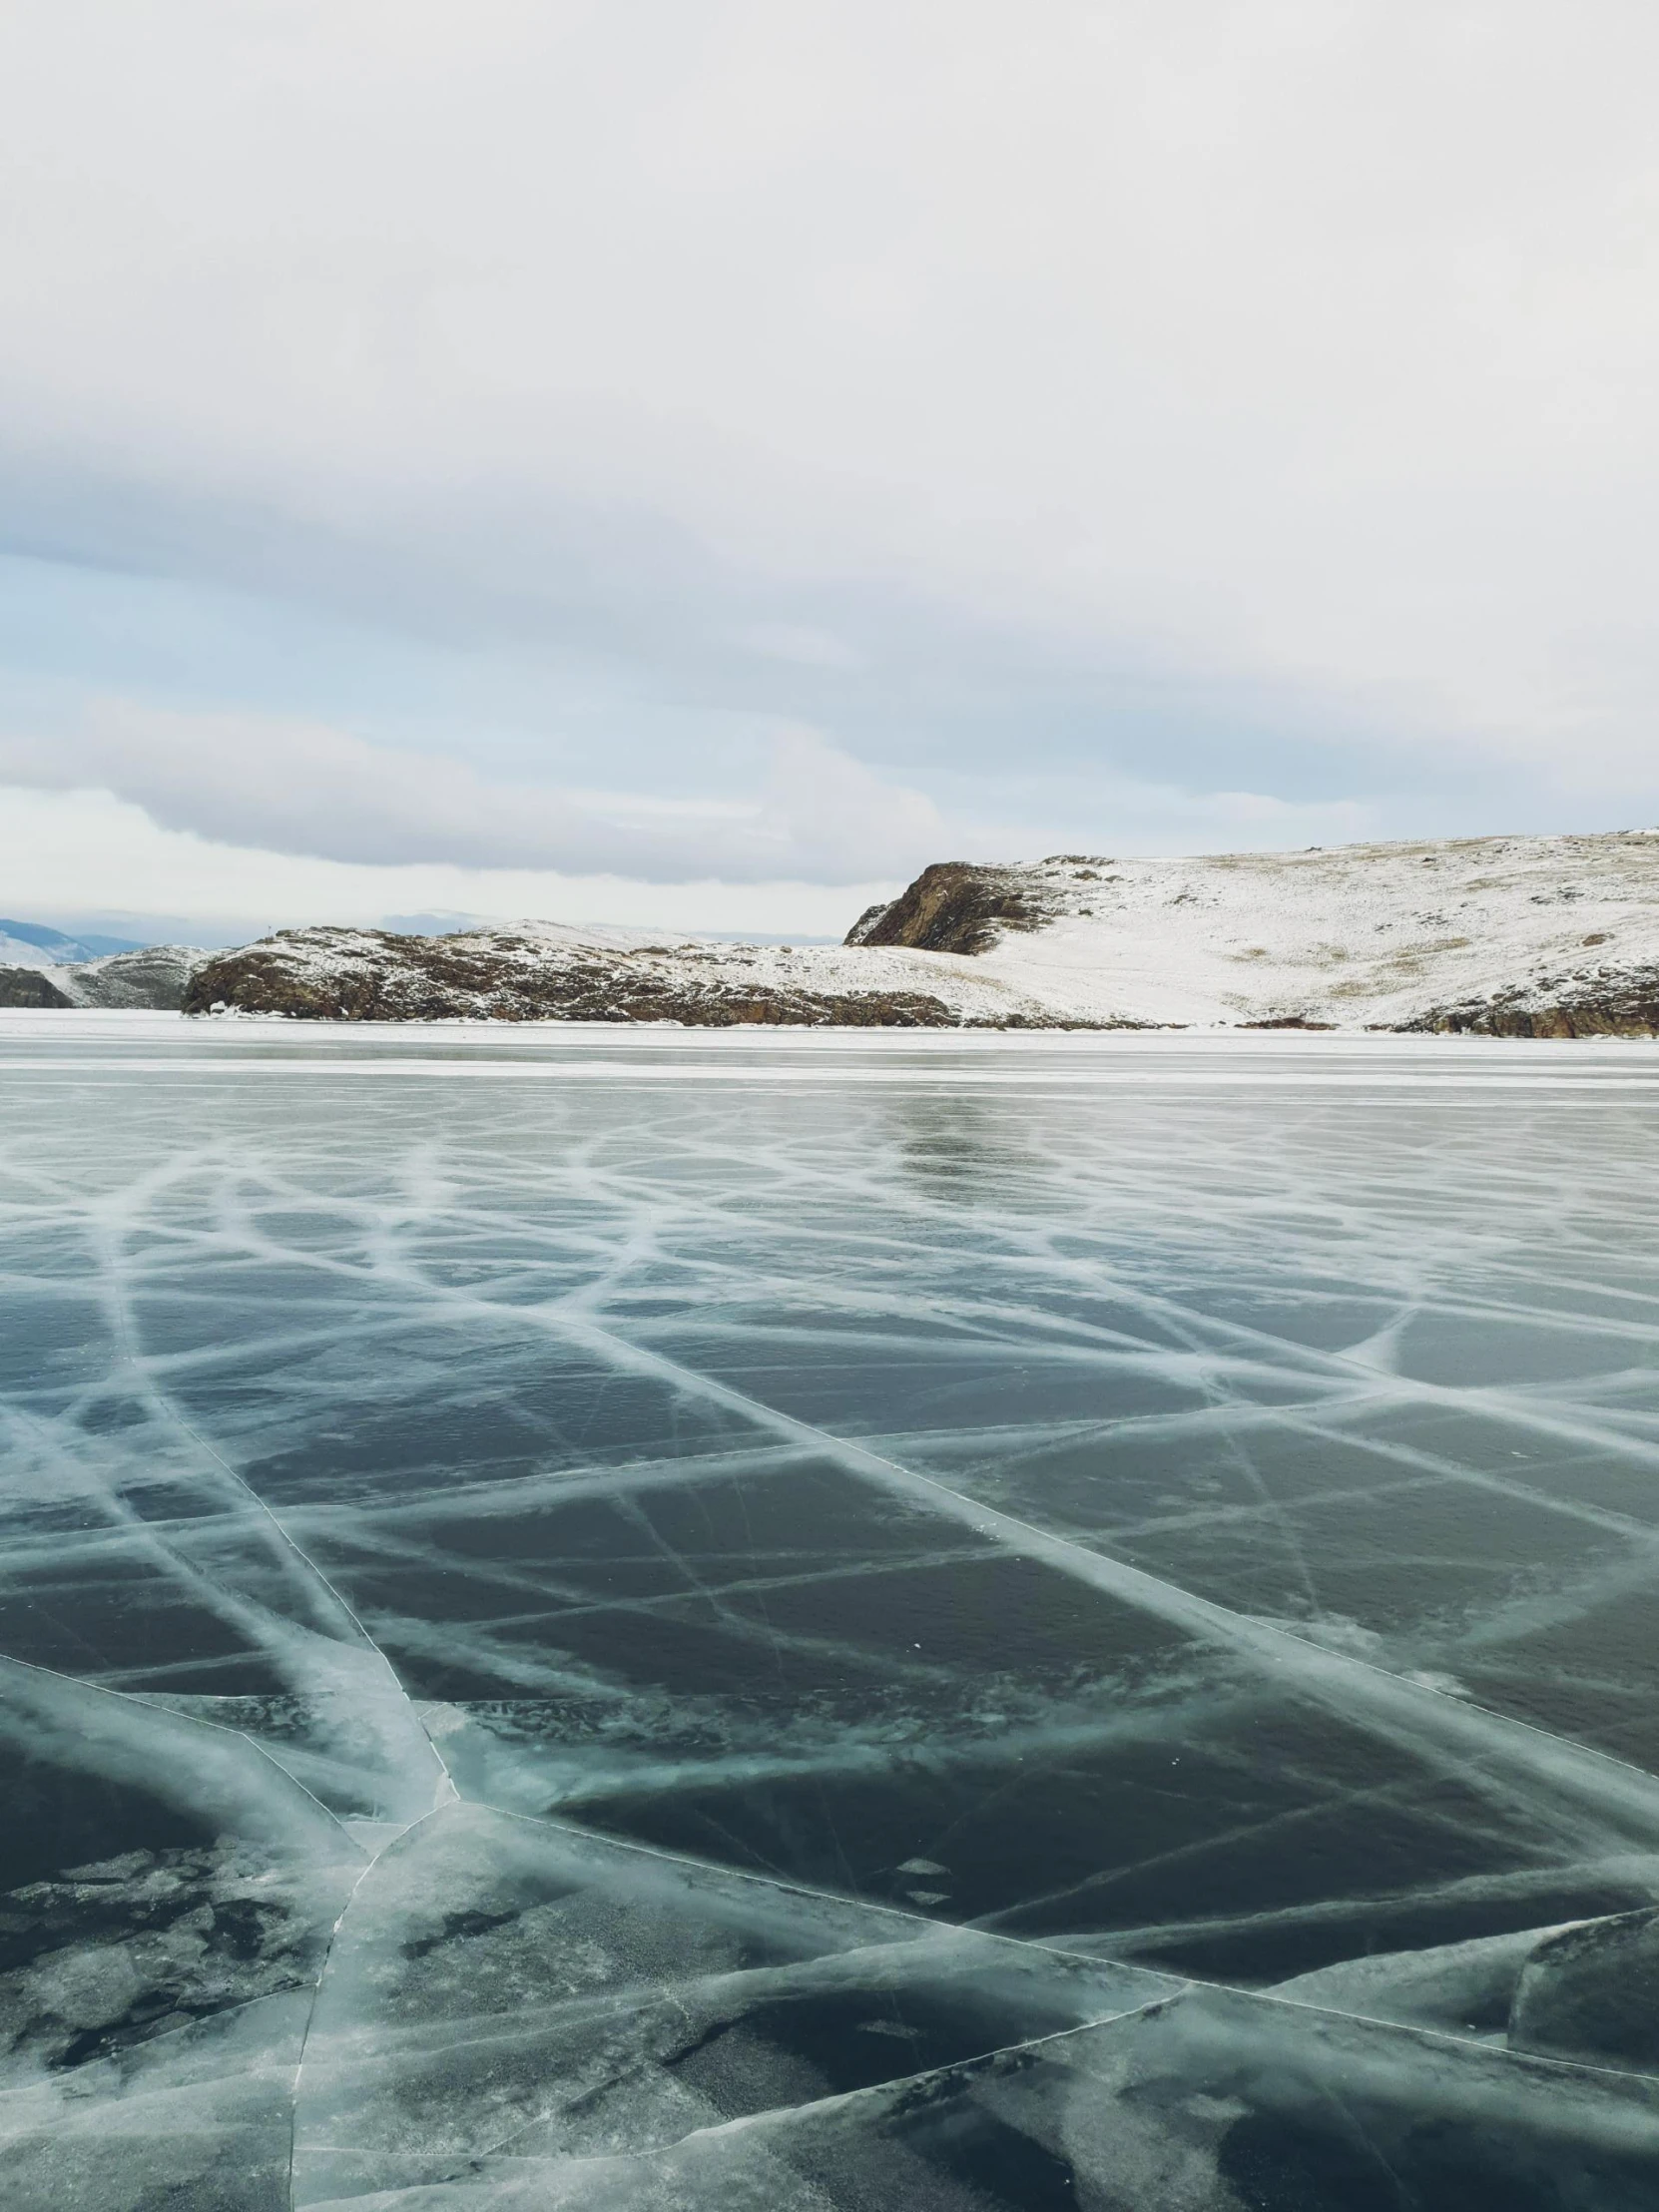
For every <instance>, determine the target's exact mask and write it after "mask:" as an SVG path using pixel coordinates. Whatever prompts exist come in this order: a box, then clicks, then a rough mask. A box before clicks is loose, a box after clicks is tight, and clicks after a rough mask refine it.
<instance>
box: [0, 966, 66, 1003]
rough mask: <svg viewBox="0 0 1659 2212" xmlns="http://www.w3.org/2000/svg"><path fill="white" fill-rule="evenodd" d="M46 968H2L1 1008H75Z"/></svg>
mask: <svg viewBox="0 0 1659 2212" xmlns="http://www.w3.org/2000/svg"><path fill="white" fill-rule="evenodd" d="M74 1003H75V1001H74V999H72V998H70V997H69V996H68V995H67V994H66V993H65V992H63V991H61V990H60V989H59V988H58V986H57V984H56V983H55V982H54V981H53V980H52V978H51V976H50V975H49V974H48V973H47V972H46V970H45V969H44V968H33V967H0V1006H73V1005H74Z"/></svg>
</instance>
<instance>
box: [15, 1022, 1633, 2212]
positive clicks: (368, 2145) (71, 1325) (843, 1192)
mask: <svg viewBox="0 0 1659 2212" xmlns="http://www.w3.org/2000/svg"><path fill="white" fill-rule="evenodd" d="M0 1095H3V1096H4V1100H5V1105H6V1112H5V1116H4V1122H3V1128H0V1248H3V1249H0V1423H3V1435H4V1486H3V1491H0V1513H3V1527H4V1537H5V1541H4V1546H3V1550H0V1747H3V1751H4V1758H5V1763H6V1775H5V1789H6V1797H5V1803H6V1806H7V1809H8V1818H7V1821H6V1823H5V1826H4V1829H3V1831H0V1858H3V1861H4V1876H3V1884H0V1886H3V1888H4V1889H5V1891H6V1892H7V1893H8V1894H7V1895H6V1896H5V1898H4V1900H3V1901H0V1915H3V1922H0V1926H3V1940H4V1955H3V1960H0V1963H3V1966H4V1973H3V1976H0V2022H3V2025H4V2030H5V2036H6V2046H5V2047H6V2049H7V2057H6V2060H5V2074H4V2078H3V2080H0V2090H3V2092H4V2093H3V2094H0V2203H3V2204H4V2205H5V2206H6V2207H8V2208H10V2207H12V2206H19V2207H28V2208H29V2212H35V2208H37V2207H38V2208H41V2212H44V2208H46V2207H48V2206H50V2207H53V2208H54V2212H56V2208H58V2207H65V2206H86V2207H88V2208H97V2212H106V2208H114V2212H127V2208H131V2212H152V2208H154V2207H156V2206H159V2205H161V2204H164V2203H165V2204H168V2205H169V2206H175V2207H191V2208H193V2212H194V2208H200V2212H208V2208H219V2207H226V2208H232V2212H241V2208H243V2207H260V2208H265V2207H268V2206H270V2207H280V2206H288V2205H292V2206H296V2207H297V2206H304V2207H313V2208H314V2207H320V2206H344V2205H349V2206H356V2207H361V2208H363V2212H368V2208H370V2207H376V2208H377V2207H392V2206H396V2207H399V2208H403V2207H408V2208H411V2212H412V2208H413V2207H416V2206H419V2207H428V2206H429V2207H442V2208H445V2212H448V2208H452V2207H453V2208H461V2212H464V2208H470V2207H474V2206H476V2207H479V2208H480V2212H482V2208H489V2212H496V2208H498V2207H500V2208H505V2207H518V2206H523V2207H530V2206H535V2207H538V2208H539V2207H547V2206H559V2207H564V2206H569V2207H578V2206H580V2207H589V2206H592V2207H596V2208H597V2207H607V2208H608V2207H613V2206H614V2207H618V2208H621V2207H635V2206H642V2207H652V2206H659V2205H660V2206H663V2207H669V2206H675V2207H700V2206H703V2205H710V2206H715V2205H718V2206H721V2207H723V2208H726V2207H747V2206H754V2207H755V2208H757V2212H761V2208H763V2207H764V2208H767V2212H773V2208H793V2207H802V2208H806V2207H812V2208H814V2212H819V2208H835V2212H841V2208H846V2212H854V2208H856V2212H864V2208H866V2207H867V2208H871V2212H874V2208H877V2207H883V2208H884V2207H887V2206H893V2205H903V2206H905V2207H911V2206H913V2207H916V2208H917V2212H932V2208H935V2207H936V2208H949V2212H983V2208H985V2207H1032V2208H1036V2212H1049V2208H1050V2207H1058V2206H1062V2205H1064V2206H1084V2207H1093V2208H1111V2212H1142V2208H1148V2212H1150V2208H1158V2212H1162V2208H1164V2207H1180V2208H1184V2207H1189V2206H1190V2207H1194V2208H1198V2212H1246V2208H1269V2212H1308V2208H1315V2212H1326V2208H1329V2212H1339V2208H1340V2212H1373V2208H1375V2212H1396V2208H1399V2207H1413V2208H1414V2207H1425V2208H1429V2212H1453V2208H1455V2212H1468V2208H1472V2212H1512V2208H1519V2212H1534V2208H1536V2212H1544V2208H1545V2207H1549V2208H1551V2212H1557V2208H1562V2207H1571V2208H1573V2212H1578V2208H1583V2212H1592V2208H1593V2212H1602V2208H1604V2207H1614V2208H1621V2212H1622V2208H1624V2207H1630V2208H1636V2207H1643V2208H1646V2207H1650V2206H1651V2205H1653V2204H1654V2203H1655V2202H1659V2101H1656V2093H1659V2026H1656V2022H1659V1723H1656V1722H1655V1720H1654V1717H1653V1716H1654V1711H1655V1701H1654V1694H1653V1693H1654V1689H1655V1679H1654V1677H1655V1672H1656V1669H1659V1658H1656V1656H1655V1654H1656V1651H1659V1640H1656V1639H1655V1637H1654V1634H1653V1627H1654V1620H1655V1605H1654V1579H1655V1575H1656V1574H1659V1374H1656V1366H1659V1363H1656V1358H1655V1354H1656V1348H1659V1234H1656V1231H1659V1221H1656V1219H1655V1216H1656V1215H1659V1185H1656V1179H1655V1177H1654V1174H1653V1162H1654V1147H1655V1139H1656V1137H1659V1059H1655V1057H1654V1055H1653V1053H1652V1051H1651V1048H1645V1047H1641V1046H1624V1047H1600V1048H1597V1047H1587V1046H1584V1045H1581V1044H1580V1045H1573V1046H1525V1045H1498V1044H1482V1045H1466V1044H1455V1043H1450V1042H1442V1041H1439V1040H1433V1041H1427V1042H1422V1043H1415V1044H1412V1045H1409V1046H1407V1045H1404V1044H1402V1043H1400V1042H1399V1041H1396V1040H1376V1041H1369V1042H1360V1041H1353V1042H1349V1041H1344V1040H1338V1039H1320V1040H1308V1039H1300V1038H1293V1037H1272V1038H1266V1039H1262V1040H1260V1041H1257V1042H1247V1041H1246V1040H1243V1039H1231V1040H1226V1041H1225V1042H1221V1041H1218V1042H1215V1043H1193V1042H1181V1041H1176V1040H1171V1039H1130V1038H1114V1039H1098V1038H1088V1037H1073V1038H1066V1039H1059V1040H1055V1039H1036V1038H997V1039H980V1040H962V1039H956V1038H944V1037H920V1038H917V1037H909V1038H905V1037H896V1036H895V1037H876V1038H871V1037H868V1036H860V1037H857V1038H851V1039H849V1038H830V1037H824V1036H822V1035H820V1036H799V1037H773V1038H770V1039H756V1038H752V1037H745V1036H742V1035H732V1034H730V1033H727V1034H720V1035H715V1036H708V1035H680V1034H674V1033H667V1032H665V1033H656V1034H643V1035H633V1036H618V1035H617V1034H616V1033H615V1032H605V1031H582V1030H571V1029H565V1030H561V1031H556V1032H551V1033H550V1032H547V1031H539V1030H538V1031H526V1032H523V1033H514V1034H511V1035H502V1034H500V1033H499V1032H496V1033H486V1034H480V1033H478V1032H476V1031H469V1030H467V1029H464V1028H454V1029H433V1030H425V1031H420V1030H409V1029H400V1030H398V1031H397V1032H395V1033H394V1034H393V1035H391V1036H386V1035H383V1034H379V1033H372V1032H370V1033H356V1034H341V1033H338V1032H332V1033H327V1032H325V1033H319V1032H315V1031H311V1030H308V1029H307V1030H300V1029H298V1028H296V1027H294V1026H292V1025H287V1024H280V1023H276V1024H263V1023H256V1022H249V1023H241V1024H237V1025H235V1027H234V1028H231V1027H216V1028H214V1029H212V1030H208V1031H204V1030H202V1029H195V1028H186V1027H184V1026H183V1025H181V1024H178V1023H176V1022H169V1021H167V1020H165V1019H162V1018H160V1017H156V1018H152V1017H145V1016H113V1015H112V1016H99V1015H89V1014H78V1015H74V1016H64V1017H53V1016H16V1017H10V1018H9V1019H8V1020H7V1021H6V1023H5V1025H4V1027H3V1028H0Z"/></svg>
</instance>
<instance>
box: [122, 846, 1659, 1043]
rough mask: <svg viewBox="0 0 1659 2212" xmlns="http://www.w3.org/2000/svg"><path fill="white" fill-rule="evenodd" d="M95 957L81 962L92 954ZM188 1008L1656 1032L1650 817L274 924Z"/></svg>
mask: <svg viewBox="0 0 1659 2212" xmlns="http://www.w3.org/2000/svg"><path fill="white" fill-rule="evenodd" d="M81 972H85V971H81ZM184 1003H185V1008H186V1011H187V1012H199V1013H206V1012H211V1011H214V1010H216V1009H219V1008H224V1009H228V1010H232V1011H238V1010H240V1011H244V1012H266V1013H287V1014H292V1015H299V1016H303V1017H310V1018H320V1019H335V1020H339V1019H345V1020H432V1019H453V1018H457V1017H460V1018H468V1019H482V1020H517V1021H524V1020H565V1021H571V1020H585V1021H680V1022H687V1023H694V1024H698V1025H723V1024H730V1023H738V1022H744V1023H748V1022H766V1023H806V1024H811V1025H814V1026H826V1025H834V1026H853V1027H872V1026H880V1027H894V1026H897V1027H914V1026H922V1027H939V1028H954V1027H961V1026H967V1027H986V1028H1031V1027H1057V1026H1076V1027H1090V1028H1097V1027H1099V1028H1110V1027H1182V1028H1219V1027H1246V1026H1251V1025H1256V1026H1262V1027H1278V1026H1291V1027H1310V1028H1316V1027H1317V1028H1335V1029H1418V1028H1426V1029H1435V1028H1450V1029H1473V1030H1481V1029H1487V1030H1496V1031H1498V1032H1502V1033H1515V1034H1522V1035H1531V1034H1538V1035H1579V1034H1607V1033H1629V1034H1653V1033H1655V1031H1656V1030H1659V833H1648V832H1637V831H1631V832H1620V833H1617V834H1609V835H1604V836H1579V837H1480V838H1463V839H1457V840H1454V841H1450V842H1437V843H1418V844H1376V845H1349V846H1343V847H1339V848H1336V849H1333V850H1329V851H1326V850H1317V849H1316V850H1310V851H1306V852H1281V853H1227V854H1221V855H1217V856H1214V857H1211V858H1207V859H1143V860H1108V859H1099V858H1094V859H1091V858H1086V857H1081V856H1070V857H1062V858H1054V859H1049V860H1042V861H1034V862H1031V863H1028V864H1025V865H1020V866H1012V867H988V866H987V867H980V866H971V865H966V864H963V863H956V862H953V863H944V864H941V865H940V866H937V867H934V868H929V869H927V870H926V871H924V873H923V874H922V875H921V876H920V877H918V878H917V880H916V882H915V883H913V884H912V885H910V887H909V888H908V890H906V891H905V892H904V893H902V894H901V896H900V897H899V898H898V899H896V900H894V901H892V902H891V903H890V904H889V905H887V906H885V907H879V908H872V909H871V910H870V911H869V912H868V913H866V914H865V915H863V916H861V917H860V919H859V921H858V922H857V923H856V924H855V925H854V928H853V931H852V935H851V940H850V941H849V942H848V943H846V944H844V945H804V946H800V947H795V948H792V947H790V946H788V945H734V944H722V943H713V942H710V941H708V940H704V939H681V940H677V941H674V942H665V941H663V940H662V939H660V938H651V937H648V936H646V935H644V934H639V933H635V934H630V933H628V932H626V931H621V930H602V929H576V928H565V927H560V926H558V925H555V924H552V923H546V922H522V923H519V924H516V925H514V926H512V927H510V928H495V929H478V930H468V931H463V932H459V933H456V934H453V935H449V936H443V937H418V936H399V935H393V934H390V933H388V932H386V931H382V930H365V929H326V928H319V929H298V930H282V931H279V932H278V933H277V935H276V936H274V937H269V938H265V939H262V940H261V942H260V943H259V944H257V945H250V946H245V947H243V948H242V949H241V950H240V951H237V952H232V953H225V954H221V955H218V956H217V957H215V958H213V959H210V960H208V961H206V962H204V963H203V964H202V965H200V966H199V967H198V968H197V970H196V972H195V973H194V975H193V976H192V978H191V980H190V982H189V984H188V986H187V989H186V993H185V1000H184Z"/></svg>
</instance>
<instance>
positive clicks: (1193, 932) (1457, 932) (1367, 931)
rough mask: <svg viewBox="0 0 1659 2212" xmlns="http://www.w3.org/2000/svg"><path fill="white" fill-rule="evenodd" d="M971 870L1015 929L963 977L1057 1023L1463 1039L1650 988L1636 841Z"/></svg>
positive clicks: (1497, 840) (1653, 869)
mask: <svg viewBox="0 0 1659 2212" xmlns="http://www.w3.org/2000/svg"><path fill="white" fill-rule="evenodd" d="M975 873H976V874H977V875H978V877H979V878H980V880H981V881H982V882H984V883H988V884H989V885H990V887H991V888H992V889H993V890H997V891H1000V892H1002V893H1003V894H1004V896H1005V897H1006V898H1007V899H1008V900H1009V902H1011V903H1012V904H1014V905H1015V906H1016V907H1023V908H1024V909H1025V915H1024V919H1023V923H1013V922H1008V921H1003V922H993V923H991V924H990V925H989V930H988V934H989V937H990V940H991V941H990V943H989V945H988V948H987V949H985V950H984V951H981V952H979V953H978V954H976V955H974V956H972V959H971V965H972V966H973V968H974V969H975V970H976V971H977V972H979V973H982V974H984V975H985V976H987V977H995V978H996V979H997V980H998V981H999V982H1001V983H1003V984H1005V985H1006V986H1007V987H1008V988H1009V989H1010V990H1012V991H1016V992H1018V993H1019V994H1020V995H1021V996H1022V997H1025V998H1028V999H1030V1000H1033V1001H1036V1002H1038V1003H1040V1004H1042V1005H1043V1006H1045V1007H1048V1008H1050V1009H1052V1010H1054V1011H1056V1012H1063V1013H1064V1014H1065V1015H1067V1016H1069V1017H1070V1018H1072V1019H1084V1020H1115V1021H1125V1020H1127V1021H1134V1022H1154V1023H1159V1024H1164V1023H1179V1024H1182V1025H1186V1026H1192V1027H1213V1026H1220V1025H1231V1026H1239V1025H1241V1024H1246V1023H1252V1022H1302V1023H1306V1024H1308V1025H1310V1026H1312V1025H1315V1024H1319V1025H1329V1026H1331V1027H1334V1028H1342V1029H1347V1028H1390V1029H1394V1028H1412V1027H1417V1026H1419V1025H1426V1026H1456V1027H1466V1026H1480V1025H1481V1022H1480V1019H1479V1016H1480V1013H1481V1010H1482V1009H1487V1008H1490V1007H1494V1006H1495V1007H1498V1008H1499V1009H1501V1008H1502V1007H1504V1006H1505V1005H1507V1006H1509V1007H1510V1008H1511V1009H1514V1010H1531V1011H1535V1012H1537V1013H1538V1014H1540V1015H1546V1014H1547V1013H1548V1011H1549V1010H1550V1009H1551V1008H1556V1007H1560V1006H1565V1005H1569V1004H1577V1003H1592V1002H1594V1001H1595V1000H1597V999H1598V998H1603V999H1607V1000H1609V1001H1612V1000H1618V999H1620V998H1621V997H1622V998H1628V997H1629V996H1630V995H1631V994H1632V993H1634V994H1635V995H1637V996H1638V997H1639V996H1640V995H1641V994H1642V992H1643V991H1644V990H1647V991H1649V992H1651V991H1652V989H1653V988H1654V985H1655V983H1659V834H1656V833H1651V832H1643V831H1629V832H1618V833H1612V834H1607V835H1600V836H1564V837H1519V836H1515V837H1470V838H1458V839H1453V840H1449V841H1436V842H1423V843H1411V844H1364V845H1345V846H1339V847H1335V848H1332V849H1329V850H1323V849H1314V850H1310V851H1306V852H1273V853H1266V852H1264V853H1227V854H1221V855H1217V856H1213V857H1210V858H1204V859H1138V860H1111V859H1099V858H1086V857H1072V858H1064V859H1051V860H1045V861H1038V862H1034V863H1032V864H1030V865H1028V866H1023V867H1009V868H999V869H990V870H981V871H975ZM914 889H915V886H912V892H913V891H914ZM905 896H906V898H910V897H911V893H906V894H905ZM982 902H983V901H982ZM897 903H901V902H895V905H896V904H897ZM885 911H886V913H887V914H889V915H890V914H891V913H893V911H894V909H893V908H888V909H886V910H885ZM861 926H862V928H863V929H864V931H865V933H866V935H867V934H868V933H869V932H870V930H871V928H872V927H873V929H874V930H875V931H876V932H879V929H880V919H879V917H875V918H874V920H873V921H872V917H868V916H866V917H865V918H864V922H863V924H862V925H861ZM911 933H912V935H914V934H918V933H919V934H926V933H927V932H926V930H925V929H923V930H921V931H919V932H917V931H912V932H911ZM940 933H941V932H940V931H939V930H938V929H937V928H935V929H934V931H933V934H934V935H935V937H937V936H938V935H939V934H940ZM933 957H934V958H937V957H939V955H937V954H934V955H933ZM956 957H957V960H958V961H959V960H960V956H959V955H958V956H956ZM1545 1026H1547V1023H1546V1024H1545ZM1630 1026H1636V1027H1640V1026H1643V1025H1642V1024H1641V1023H1640V1022H1636V1023H1633V1024H1630Z"/></svg>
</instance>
